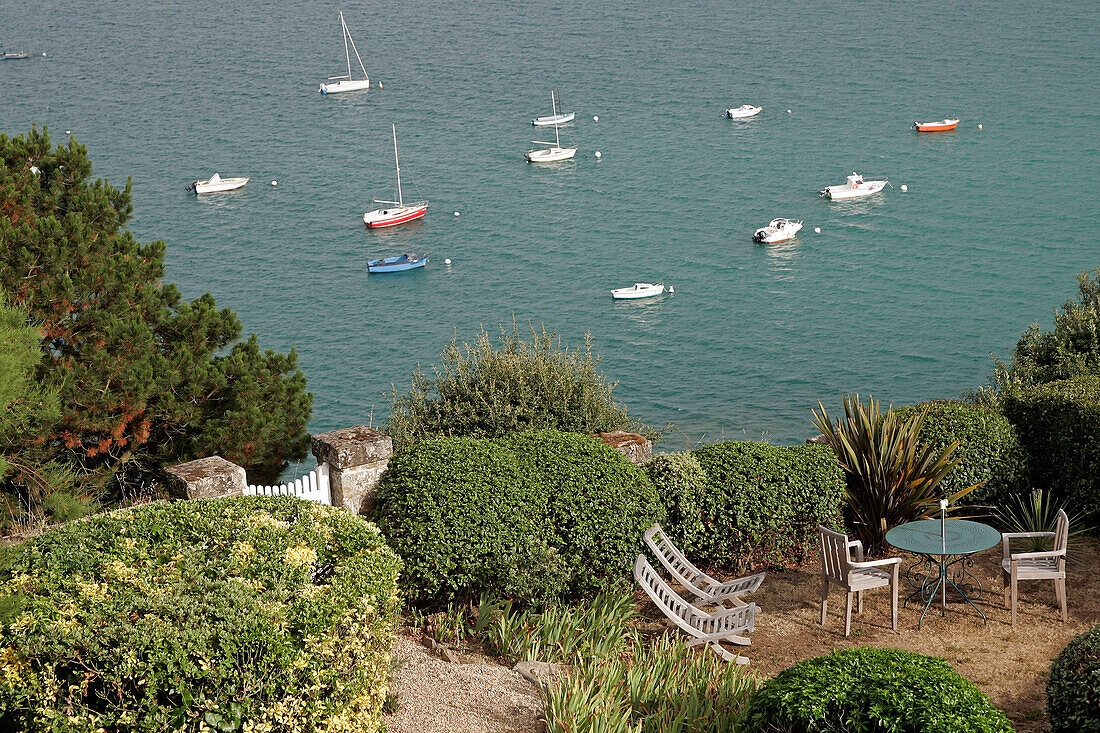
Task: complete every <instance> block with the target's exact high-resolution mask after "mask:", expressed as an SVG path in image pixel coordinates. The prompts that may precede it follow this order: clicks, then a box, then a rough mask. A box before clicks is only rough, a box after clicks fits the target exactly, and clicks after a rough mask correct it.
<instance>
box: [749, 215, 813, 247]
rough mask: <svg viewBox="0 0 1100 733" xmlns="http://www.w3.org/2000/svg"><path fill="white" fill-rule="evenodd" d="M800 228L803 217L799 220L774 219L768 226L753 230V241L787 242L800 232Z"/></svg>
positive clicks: (767, 242) (766, 242) (768, 242)
mask: <svg viewBox="0 0 1100 733" xmlns="http://www.w3.org/2000/svg"><path fill="white" fill-rule="evenodd" d="M800 229H802V220H801V219H799V220H798V221H795V220H794V219H772V220H771V222H770V223H769V224H768V225H767V226H766V227H761V228H760V229H757V230H756V231H755V232H753V235H752V241H754V242H761V243H763V244H775V243H776V242H785V241H787V240H788V239H794V235H796V234H798V232H799V230H800Z"/></svg>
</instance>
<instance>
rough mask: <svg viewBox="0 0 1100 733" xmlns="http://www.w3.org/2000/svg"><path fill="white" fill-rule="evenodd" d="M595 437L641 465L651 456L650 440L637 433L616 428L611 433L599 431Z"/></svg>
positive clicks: (651, 444) (632, 461)
mask: <svg viewBox="0 0 1100 733" xmlns="http://www.w3.org/2000/svg"><path fill="white" fill-rule="evenodd" d="M596 437H597V438H599V439H600V440H602V441H603V442H604V443H606V444H607V445H609V446H611V447H612V448H614V449H615V450H617V451H619V452H620V453H622V454H623V455H624V456H626V458H627V460H628V461H630V462H631V463H636V464H638V465H641V464H643V463H645V462H646V461H648V460H649V459H650V458H652V457H653V443H652V441H650V440H649V439H648V438H646V437H645V436H642V435H638V434H637V433H628V432H625V431H623V430H616V431H614V432H612V433H599V434H598V435H597V436H596Z"/></svg>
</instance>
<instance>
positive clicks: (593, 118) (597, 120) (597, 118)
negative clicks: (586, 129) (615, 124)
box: [592, 115, 600, 122]
mask: <svg viewBox="0 0 1100 733" xmlns="http://www.w3.org/2000/svg"><path fill="white" fill-rule="evenodd" d="M592 121H593V122H599V121H600V116H599V115H592Z"/></svg>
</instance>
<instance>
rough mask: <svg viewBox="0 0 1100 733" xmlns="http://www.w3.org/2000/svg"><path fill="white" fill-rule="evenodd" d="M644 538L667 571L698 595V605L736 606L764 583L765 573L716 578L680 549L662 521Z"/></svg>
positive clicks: (696, 601) (696, 602)
mask: <svg viewBox="0 0 1100 733" xmlns="http://www.w3.org/2000/svg"><path fill="white" fill-rule="evenodd" d="M643 537H644V538H645V543H646V545H648V546H649V549H650V550H652V551H653V554H654V555H656V556H657V559H658V560H660V561H661V564H662V565H664V566H665V570H667V571H668V572H669V574H670V575H671V576H672V577H673V578H676V582H678V583H679V584H680V585H682V586H684V588H685V589H687V591H688V592H690V593H692V594H693V595H695V596H697V597H698V600H695V601H693V602H692V604H691V605H693V606H695V607H696V608H698V607H700V606H708V605H710V604H716V605H722V604H723V603H724V602H725V601H730V602H732V603H733V605H735V606H744V605H745V602H744V601H743V600H741V596H743V595H745V594H746V593H754V592H755V591H756V590H757V589H758V588H760V584H761V583H763V582H764V573H756V574H755V575H746V576H745V577H743V578H735V579H734V580H727V581H725V582H722V581H718V580H715V579H714V578H712V577H710V576H709V575H707V574H706V573H704V572H703V571H702V570H700V569H699V568H697V567H695V566H694V565H692V564H691V562H690V561H689V560H688V559H687V557H685V556H684V553H682V552H680V548H678V547H676V545H674V544H672V540H670V539H669V538H668V535H666V534H665V531H664V530H663V529H661V525H659V524H654V525H653V526H652V527H650V528H649V529H647V530H646V531H645V534H644V535H643Z"/></svg>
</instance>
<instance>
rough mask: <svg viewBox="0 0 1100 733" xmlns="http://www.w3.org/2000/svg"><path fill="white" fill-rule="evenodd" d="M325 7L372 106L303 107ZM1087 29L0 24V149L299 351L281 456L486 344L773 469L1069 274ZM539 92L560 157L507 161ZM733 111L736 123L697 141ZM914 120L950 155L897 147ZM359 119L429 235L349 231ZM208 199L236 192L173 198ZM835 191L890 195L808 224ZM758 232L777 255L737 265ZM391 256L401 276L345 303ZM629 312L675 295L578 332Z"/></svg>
mask: <svg viewBox="0 0 1100 733" xmlns="http://www.w3.org/2000/svg"><path fill="white" fill-rule="evenodd" d="M340 9H343V11H344V14H345V16H346V18H347V21H348V24H349V27H350V28H351V32H352V34H353V36H354V38H355V40H356V42H357V43H358V46H359V50H360V53H361V54H362V55H363V58H364V62H365V63H366V66H367V71H368V73H369V74H370V77H371V80H372V83H373V82H375V81H376V80H380V81H381V82H382V83H383V85H384V88H383V89H372V90H371V91H370V92H368V93H352V94H345V95H336V96H332V97H328V98H325V97H322V96H321V95H320V94H318V93H317V86H318V83H319V82H320V81H322V80H323V79H324V78H325V77H327V76H330V75H334V74H336V73H338V71H339V69H340V67H341V66H342V65H343V63H344V61H343V47H342V45H341V44H340V29H339V24H338V20H337V11H338V10H340ZM1098 18H1100V13H1097V8H1096V4H1095V2H1093V1H1092V0H1067V1H1066V2H1060V3H1057V4H1054V3H1050V4H1047V3H1023V2H1015V1H1012V0H1010V1H1009V2H1000V1H998V2H990V1H986V0H980V1H978V2H970V3H965V4H964V3H958V4H956V3H942V2H923V1H917V2H895V1H892V0H890V1H883V2H873V3H872V2H865V1H863V0H837V1H836V2H830V3H790V2H784V1H782V0H758V1H755V2H751V3H749V2H741V1H740V0H738V1H736V2H713V1H711V0H689V1H687V2H679V3H674V4H669V5H666V4H658V3H603V2H593V1H592V0H557V1H551V2H537V1H535V0H508V1H507V2H505V1H504V0H486V2H481V3H449V2H439V1H438V0H430V1H429V0H404V1H402V2H397V1H396V0H380V1H379V2H371V3H366V2H359V1H356V0H345V2H343V3H342V4H338V3H335V2H328V1H324V2H300V1H294V0H286V1H285V2H281V3H277V4H271V5H269V4H262V5H257V4H252V5H248V4H241V3H225V2H211V1H209V0H196V1H195V2H187V3H152V2H146V3H129V2H117V1H113V0H109V1H103V0H96V1H95V2H91V1H90V0H69V1H68V2H53V1H52V0H45V1H42V2H32V3H13V2H7V3H0V49H2V50H11V49H18V48H26V49H27V50H28V51H32V52H34V53H35V54H38V57H37V58H32V59H30V60H28V61H18V62H16V61H7V62H0V102H2V103H0V131H2V132H4V133H7V134H9V135H12V134H19V133H21V132H23V131H25V130H27V129H28V128H29V127H30V125H31V123H32V122H37V123H39V124H46V125H48V126H49V130H50V133H51V135H53V136H54V138H55V141H57V142H60V141H63V140H64V139H65V138H66V136H65V134H64V133H65V131H66V130H71V131H72V134H73V135H74V136H75V137H76V138H77V139H78V140H79V141H80V142H81V143H84V144H86V145H87V146H88V147H89V149H90V151H91V154H92V157H93V160H94V161H95V164H96V173H97V175H99V176H104V177H107V178H109V179H110V180H111V181H112V182H113V183H115V184H119V185H121V184H122V183H124V181H125V179H126V177H127V176H132V178H133V194H134V208H135V213H134V218H133V219H132V222H131V228H132V230H133V231H134V232H135V233H136V235H137V236H138V237H139V238H141V239H143V240H152V239H163V240H164V241H165V242H167V244H168V278H169V279H171V280H173V281H175V282H176V283H178V284H179V285H180V287H181V288H182V290H183V291H184V293H185V294H186V295H188V296H189V297H195V296H197V295H199V294H201V293H202V292H206V291H209V292H211V293H213V294H214V295H215V296H216V297H217V299H218V302H219V303H220V304H222V305H226V306H229V307H232V308H233V309H234V310H236V311H237V313H238V314H239V315H240V317H241V319H242V321H243V322H244V325H245V329H246V332H256V333H258V334H260V336H261V342H262V343H263V344H264V345H265V346H267V347H270V348H275V349H279V350H286V349H289V348H290V347H294V348H296V349H298V351H299V353H300V354H301V366H302V369H303V370H304V371H305V373H306V374H307V376H308V378H309V381H310V387H311V389H312V390H313V391H314V392H315V393H316V403H315V413H314V420H313V424H312V426H311V427H312V429H314V430H315V431H316V430H325V429H332V428H336V427H343V426H347V425H351V424H358V423H362V422H366V421H368V420H370V419H372V417H373V420H374V421H375V423H377V422H378V421H379V420H380V419H381V418H383V417H384V416H385V411H386V401H385V399H384V398H383V396H382V393H383V391H384V390H387V389H389V387H390V385H391V384H396V385H397V386H398V387H399V388H402V387H404V386H405V385H406V384H407V383H408V379H409V376H410V374H411V372H412V370H413V369H414V367H415V366H416V364H417V363H418V362H422V363H424V364H425V365H427V364H429V363H431V362H433V361H434V360H435V358H436V356H437V354H438V352H439V350H440V349H441V348H442V346H443V345H444V344H445V343H446V342H447V340H449V339H450V338H451V337H452V336H453V335H454V334H455V333H457V334H458V335H459V336H460V337H463V338H467V337H472V336H473V335H474V333H475V332H476V331H477V330H478V328H479V327H481V326H482V325H484V326H486V327H487V328H490V329H492V328H494V327H495V326H496V324H499V323H501V322H509V323H510V322H511V320H512V319H513V317H514V318H515V319H516V320H517V321H519V322H520V324H526V323H527V322H529V321H530V322H534V323H535V324H542V323H545V324H546V325H547V326H550V327H553V328H557V329H559V330H560V332H561V333H562V335H563V336H564V337H565V338H566V340H567V341H569V342H572V343H577V342H579V341H580V340H581V337H582V334H583V333H584V332H586V331H590V332H591V333H592V335H593V339H594V345H595V348H596V351H597V352H598V353H599V354H601V355H602V356H603V358H604V360H603V369H604V370H605V371H606V373H607V374H608V375H609V376H610V377H611V378H613V379H618V380H620V381H621V385H620V387H619V392H618V395H619V396H620V398H621V399H622V400H624V401H625V402H626V403H627V404H628V405H629V406H630V408H631V411H632V412H633V413H634V414H636V415H637V416H638V417H639V418H641V419H643V420H645V421H646V422H649V423H651V424H654V425H663V424H664V423H666V422H668V421H672V422H674V423H676V424H677V425H678V426H679V427H680V428H681V429H682V430H683V431H684V432H685V433H686V434H687V435H689V436H691V437H692V438H693V439H700V438H701V437H702V438H703V439H705V440H715V439H719V438H727V439H729V438H735V437H747V438H751V439H759V438H760V437H762V436H764V437H767V438H768V439H770V440H772V441H775V442H778V443H787V442H799V441H801V440H802V439H804V438H805V437H806V436H807V435H809V434H811V426H810V422H809V419H810V408H811V407H812V406H814V405H815V404H816V401H817V400H818V399H822V400H823V401H825V402H826V404H827V405H833V406H837V405H839V400H840V394H841V393H842V392H844V391H849V390H859V391H861V392H864V393H866V392H872V393H874V394H875V395H876V396H879V397H881V398H882V399H884V400H886V401H893V402H895V403H902V402H911V401H915V400H921V399H926V398H933V397H943V396H952V395H955V394H958V393H959V392H961V391H963V390H965V389H968V388H971V387H974V386H977V385H979V384H982V383H983V382H984V381H985V378H986V375H987V374H988V373H989V372H990V371H991V365H992V364H991V360H990V357H989V354H990V352H991V351H994V352H997V353H999V354H1002V355H1003V354H1005V353H1006V352H1007V351H1008V349H1010V348H1011V346H1012V345H1013V344H1014V343H1015V340H1016V338H1017V337H1018V336H1019V334H1020V332H1021V331H1023V329H1024V328H1026V327H1027V325H1028V324H1030V323H1032V322H1034V321H1035V320H1037V319H1038V320H1042V321H1043V323H1044V324H1049V323H1050V321H1051V315H1052V310H1053V308H1054V307H1055V306H1057V305H1058V304H1059V303H1061V302H1062V301H1064V300H1066V299H1067V298H1069V297H1071V296H1072V295H1073V292H1074V278H1073V276H1074V274H1075V273H1076V272H1078V271H1080V270H1082V269H1086V268H1090V269H1091V268H1093V267H1095V266H1097V265H1100V247H1098V246H1097V243H1098V238H1097V229H1098V228H1100V195H1098V186H1097V181H1098V180H1100V152H1098V143H1100V133H1098V129H1100V112H1098V110H1100V94H1098V86H1097V79H1098V78H1100V20H1098ZM42 52H45V53H46V54H47V56H46V57H45V58H42V57H41V53H42ZM552 87H553V88H556V89H558V90H559V91H560V93H561V95H562V97H563V98H564V100H565V105H566V107H567V108H568V109H572V110H576V112H577V122H576V124H574V125H572V126H570V127H567V128H563V132H564V134H565V135H566V137H567V139H568V140H569V141H571V142H574V143H576V144H578V145H579V146H580V150H581V152H580V153H579V154H578V156H577V158H576V159H575V160H574V161H573V162H570V163H565V164H559V165H557V166H545V167H539V166H533V165H528V164H526V163H525V162H524V160H523V153H524V151H526V150H527V149H528V148H529V147H532V146H530V145H529V141H530V140H531V139H532V138H533V137H534V138H541V139H546V135H547V134H550V135H552V133H547V132H545V131H542V132H540V133H539V134H534V135H533V132H534V130H533V128H532V127H531V125H530V119H531V118H532V117H533V116H536V115H541V114H547V113H548V112H549V109H548V107H549V93H550V89H551V88H552ZM745 102H751V103H754V104H759V105H762V106H763V107H764V112H763V114H761V115H760V116H758V117H756V118H753V119H750V120H741V121H736V120H727V119H723V118H722V117H721V113H722V110H723V109H724V108H725V107H729V106H738V105H740V104H742V103H745ZM788 109H790V110H791V113H790V114H788V113H787V110H788ZM593 115H598V116H599V122H593V121H592V117H593ZM944 116H958V117H961V118H962V123H961V124H960V125H959V128H958V130H957V131H956V132H953V133H945V134H938V135H918V134H916V133H914V132H911V131H910V129H909V126H910V124H911V123H912V121H913V120H915V119H922V118H927V119H940V118H942V117H944ZM391 122H394V123H396V124H397V127H398V134H399V138H400V143H401V149H402V162H403V167H404V168H406V170H407V172H409V173H411V175H412V177H413V180H414V181H415V183H416V186H417V187H418V188H419V190H420V192H421V193H422V194H423V195H424V196H425V197H427V198H428V199H429V200H430V201H431V206H430V209H429V213H428V215H427V217H425V218H424V219H423V220H422V221H421V222H419V223H416V224H412V225H406V226H403V227H401V228H398V229H392V230H383V231H378V232H369V231H366V230H365V229H364V227H363V225H362V222H361V218H360V217H361V215H362V212H363V211H365V210H367V209H368V208H371V207H370V206H369V201H370V200H371V199H372V198H375V197H381V198H388V197H389V194H390V192H391V190H392V188H393V160H392V150H391V148H390V140H389V134H390V123H391ZM979 123H981V124H982V127H983V129H981V130H979V129H978V124H979ZM595 151H600V152H601V153H602V158H601V159H597V158H595V157H594V152H595ZM215 171H218V172H220V173H221V174H222V175H223V176H230V175H248V176H252V181H251V183H250V184H249V185H248V187H247V188H245V189H243V190H242V191H239V192H236V193H232V194H226V195H220V196H211V197H203V198H200V199H196V197H194V196H193V195H191V194H187V193H185V191H184V187H185V186H186V185H187V184H188V183H189V182H190V181H191V180H193V179H196V178H206V177H208V176H209V175H210V174H212V173H213V172H215ZM852 171H859V172H860V173H863V174H864V175H866V176H867V177H868V178H878V177H887V178H889V179H890V181H891V182H892V183H893V185H894V188H893V189H887V190H886V191H885V192H884V193H883V194H881V195H877V196H875V197H872V198H868V199H864V200H857V201H854V202H848V203H844V202H837V203H830V202H827V201H825V200H823V199H819V198H818V196H817V191H818V190H819V189H820V188H822V187H824V186H825V185H830V184H834V183H841V182H843V180H844V176H845V175H846V174H848V173H850V172H852ZM273 179H276V180H278V182H279V185H278V187H277V188H272V187H271V186H270V185H269V182H270V181H271V180H273ZM901 184H906V185H907V186H908V189H909V191H908V193H902V192H901V191H900V185H901ZM454 211H459V212H461V214H462V215H461V216H460V217H455V216H453V213H452V212H454ZM776 216H788V217H796V218H802V219H804V220H805V222H806V227H805V229H804V230H803V232H802V234H801V235H800V236H799V238H798V239H797V240H795V241H793V242H789V243H785V244H780V245H772V246H763V245H756V244H753V243H752V242H751V241H750V235H751V233H752V231H753V230H754V229H755V228H756V227H758V226H762V225H764V224H766V223H767V222H768V220H769V219H771V218H773V217H776ZM814 227H820V228H821V233H820V234H816V233H814ZM405 251H416V252H427V253H429V254H430V256H431V258H432V261H431V263H430V265H429V266H428V268H427V269H426V270H424V271H422V272H415V273H410V274H406V275H403V276H385V277H376V276H371V277H368V276H367V272H366V261H367V259H369V258H371V257H374V256H378V255H384V254H385V255H389V254H399V253H402V252H405ZM444 258H451V259H452V260H453V264H452V265H451V266H445V265H444V264H443V260H444ZM635 281H651V282H655V281H663V282H665V283H666V284H671V285H673V286H675V289H676V293H675V295H672V296H665V297H663V298H661V299H657V300H651V301H643V302H635V303H631V302H626V303H616V302H613V301H612V299H611V297H610V295H609V293H608V291H609V290H610V289H611V288H615V287H623V286H627V285H630V284H632V283H634V282H635ZM681 440H682V439H681V438H680V437H677V436H674V437H672V438H670V442H669V445H671V446H673V447H675V446H676V445H677V444H678V443H679V442H680V441H681Z"/></svg>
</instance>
